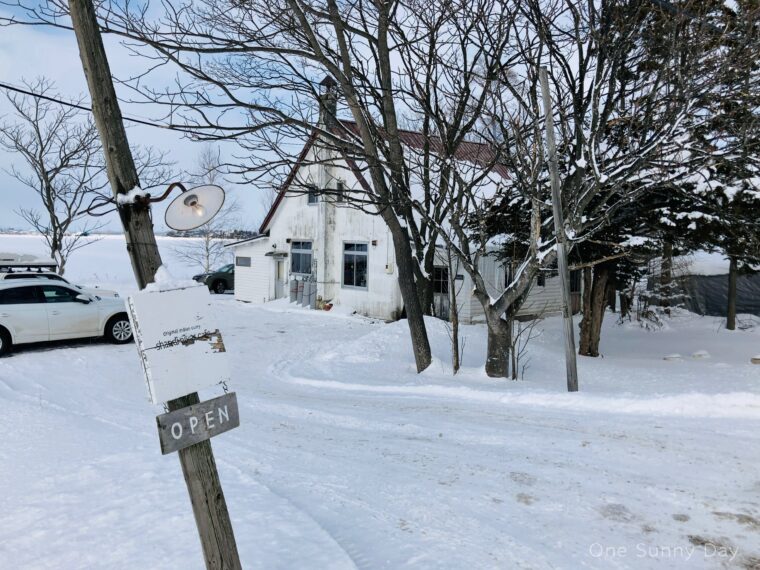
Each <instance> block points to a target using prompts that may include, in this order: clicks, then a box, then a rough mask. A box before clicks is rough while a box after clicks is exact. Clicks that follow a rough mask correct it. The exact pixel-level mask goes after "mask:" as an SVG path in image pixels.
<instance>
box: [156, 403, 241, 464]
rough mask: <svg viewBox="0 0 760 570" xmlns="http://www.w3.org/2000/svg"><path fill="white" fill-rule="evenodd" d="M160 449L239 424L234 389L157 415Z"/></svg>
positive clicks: (190, 442) (185, 444)
mask: <svg viewBox="0 0 760 570" xmlns="http://www.w3.org/2000/svg"><path fill="white" fill-rule="evenodd" d="M156 423H157V424H158V437H159V440H160V442H161V453H163V454H164V455H166V454H167V453H172V452H174V451H177V450H179V449H184V448H185V447H189V446H191V445H194V444H196V443H199V442H201V441H204V440H206V439H210V438H212V437H214V436H217V435H219V434H220V433H224V432H226V431H229V430H231V429H233V428H236V427H238V426H239V425H240V415H239V413H238V405H237V396H236V395H235V393H234V392H231V393H229V394H225V395H224V396H220V397H219V398H214V399H213V400H207V401H205V402H201V403H200V404H193V405H192V406H187V407H186V408H181V409H179V410H174V411H173V412H168V413H166V414H162V415H160V416H157V417H156Z"/></svg>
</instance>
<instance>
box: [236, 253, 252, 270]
mask: <svg viewBox="0 0 760 570" xmlns="http://www.w3.org/2000/svg"><path fill="white" fill-rule="evenodd" d="M238 260H240V261H242V260H246V263H238ZM251 261H252V260H251V256H250V255H236V256H235V267H251Z"/></svg>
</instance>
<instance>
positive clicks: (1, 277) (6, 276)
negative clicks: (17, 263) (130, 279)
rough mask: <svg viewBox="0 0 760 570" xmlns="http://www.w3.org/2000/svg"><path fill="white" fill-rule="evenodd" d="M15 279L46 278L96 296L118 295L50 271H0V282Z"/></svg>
mask: <svg viewBox="0 0 760 570" xmlns="http://www.w3.org/2000/svg"><path fill="white" fill-rule="evenodd" d="M17 279H48V280H50V281H60V282H61V283H66V284H67V285H71V286H72V287H76V288H77V289H79V291H80V292H81V293H86V294H88V295H96V296H98V297H118V296H119V294H118V293H117V292H116V291H110V290H108V289H100V288H99V287H94V288H91V287H82V286H81V285H74V284H73V283H71V282H69V281H68V280H67V279H64V278H63V277H61V276H60V275H58V274H57V273H53V272H52V271H12V272H11V271H0V283H2V282H4V281H12V280H17Z"/></svg>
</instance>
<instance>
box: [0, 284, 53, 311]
mask: <svg viewBox="0 0 760 570" xmlns="http://www.w3.org/2000/svg"><path fill="white" fill-rule="evenodd" d="M15 289H31V291H32V296H33V297H34V299H35V300H34V301H32V302H26V303H5V302H3V296H4V295H3V294H4V293H5V292H6V291H13V290H15ZM45 302H46V301H45V299H44V298H43V296H42V290H41V289H40V288H39V285H18V286H16V287H8V288H7V289H6V288H3V289H2V290H0V307H2V306H5V305H11V306H18V305H41V304H43V303H45Z"/></svg>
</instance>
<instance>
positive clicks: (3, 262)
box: [0, 253, 58, 273]
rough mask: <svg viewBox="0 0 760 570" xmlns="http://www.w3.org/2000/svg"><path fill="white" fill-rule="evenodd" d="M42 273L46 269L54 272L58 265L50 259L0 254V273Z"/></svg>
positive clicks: (17, 254)
mask: <svg viewBox="0 0 760 570" xmlns="http://www.w3.org/2000/svg"><path fill="white" fill-rule="evenodd" d="M35 269H36V270H37V271H40V272H41V271H42V270H43V269H48V270H50V271H55V270H56V269H58V264H57V263H56V262H55V261H53V260H52V259H41V258H39V257H36V256H34V255H28V254H23V253H21V254H19V253H0V271H5V272H7V273H12V272H13V271H14V270H20V271H33V270H35Z"/></svg>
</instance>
